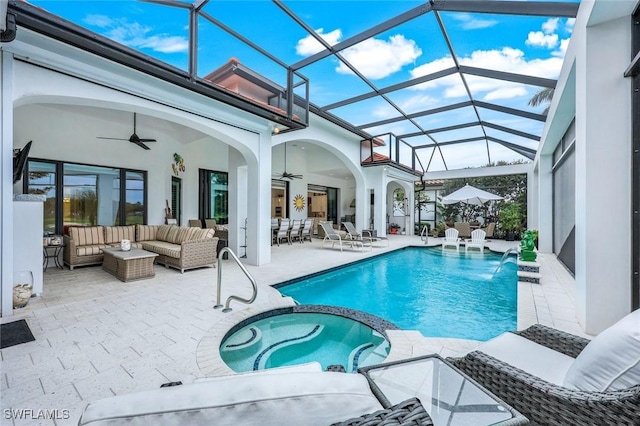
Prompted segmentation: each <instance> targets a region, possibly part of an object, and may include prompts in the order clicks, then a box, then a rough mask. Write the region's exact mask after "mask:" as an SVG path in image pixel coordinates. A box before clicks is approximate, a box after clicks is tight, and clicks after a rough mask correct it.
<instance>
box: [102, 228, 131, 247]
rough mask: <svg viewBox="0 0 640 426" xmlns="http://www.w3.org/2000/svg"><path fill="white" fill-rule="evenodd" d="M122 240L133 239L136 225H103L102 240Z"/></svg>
mask: <svg viewBox="0 0 640 426" xmlns="http://www.w3.org/2000/svg"><path fill="white" fill-rule="evenodd" d="M122 240H129V241H135V240H136V227H135V225H130V226H105V227H104V242H105V244H113V243H118V244H119V243H120V241H122Z"/></svg>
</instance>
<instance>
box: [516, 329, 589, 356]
mask: <svg viewBox="0 0 640 426" xmlns="http://www.w3.org/2000/svg"><path fill="white" fill-rule="evenodd" d="M513 333H514V334H517V335H519V336H521V337H524V338H525V339H529V340H531V341H533V342H535V343H537V344H539V345H542V346H546V347H547V348H549V349H553V350H554V351H557V352H561V353H563V354H565V355H567V356H570V357H572V358H576V357H577V356H578V354H580V352H582V350H583V349H584V347H585V346H587V343H589V339H585V338H584V337H579V336H575V335H573V334H569V333H566V332H564V331H560V330H556V329H555V328H550V327H547V326H544V325H542V324H535V325H532V326H531V327H529V328H527V329H525V330H521V331H514V332H513Z"/></svg>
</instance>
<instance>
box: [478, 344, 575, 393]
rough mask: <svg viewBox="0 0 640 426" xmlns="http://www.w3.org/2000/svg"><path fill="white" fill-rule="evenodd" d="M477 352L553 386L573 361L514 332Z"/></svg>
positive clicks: (563, 376) (481, 346) (558, 383)
mask: <svg viewBox="0 0 640 426" xmlns="http://www.w3.org/2000/svg"><path fill="white" fill-rule="evenodd" d="M477 350H478V351H480V352H484V353H485V354H487V355H490V356H492V357H494V358H496V359H499V360H501V361H503V362H506V363H507V364H510V365H512V366H514V367H516V368H519V369H520V370H523V371H526V372H527V373H529V374H532V375H534V376H537V377H539V378H541V379H543V380H545V381H547V382H550V383H554V384H556V385H562V381H563V380H564V378H565V375H566V374H567V371H568V370H569V367H571V364H572V363H573V362H574V360H575V358H571V357H570V356H567V355H565V354H563V353H560V352H557V351H554V350H553V349H549V348H547V347H545V346H542V345H539V344H537V343H535V342H532V341H531V340H529V339H525V338H524V337H520V336H518V335H517V334H513V333H503V334H501V335H500V336H498V337H496V338H493V339H491V340H489V341H488V342H485V343H483V344H482V345H480V346H478V348H477Z"/></svg>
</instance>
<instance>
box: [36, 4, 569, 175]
mask: <svg viewBox="0 0 640 426" xmlns="http://www.w3.org/2000/svg"><path fill="white" fill-rule="evenodd" d="M32 4H35V5H37V6H41V7H43V8H44V9H45V10H47V11H50V12H52V13H55V14H58V15H60V16H61V17H63V18H64V19H68V20H70V21H71V22H74V23H76V24H77V25H80V26H84V27H86V28H87V29H89V30H91V31H94V32H96V33H98V34H101V35H103V36H105V37H108V38H110V39H112V40H114V41H116V42H118V43H121V44H123V45H125V46H128V47H130V48H133V49H136V50H138V51H140V52H142V53H144V54H146V55H149V56H150V57H152V58H154V59H157V60H161V61H163V62H166V63H168V64H170V65H172V66H175V67H176V68H178V69H180V70H185V71H189V72H193V73H195V76H197V77H204V76H207V75H208V74H209V73H211V72H212V71H215V70H217V69H219V68H220V67H223V66H224V65H225V64H227V63H228V62H229V60H231V58H235V59H236V61H237V62H238V63H239V64H241V65H242V66H243V67H246V68H248V69H249V70H250V71H252V72H255V73H256V75H259V76H261V77H263V78H265V79H266V80H267V82H268V84H273V85H276V86H279V87H281V88H286V86H287V72H286V71H287V69H288V68H289V69H292V70H297V71H299V72H300V73H301V74H302V75H303V76H306V77H308V78H309V83H308V89H309V93H310V101H311V102H312V103H313V104H314V105H315V106H316V107H318V108H320V114H321V115H322V114H323V110H322V109H323V108H325V107H327V109H326V112H328V113H331V114H335V115H336V116H338V117H340V118H341V119H343V120H346V121H347V124H346V126H347V127H348V128H349V129H350V130H353V131H355V132H357V133H359V134H361V133H362V131H364V132H372V133H370V134H371V135H375V134H381V133H386V132H393V133H395V134H396V135H401V136H402V135H411V134H414V133H418V134H419V133H421V132H429V130H431V129H437V128H446V127H451V126H456V125H460V124H464V123H465V122H466V123H471V122H474V121H480V122H481V125H482V131H481V136H483V135H484V134H486V135H487V136H488V142H489V144H490V145H491V144H496V143H497V144H498V145H499V146H500V147H499V148H498V150H499V151H502V150H503V149H510V148H509V147H510V145H509V144H515V145H513V146H511V148H515V149H516V150H518V149H519V147H525V148H526V149H527V150H528V151H526V152H527V155H526V156H525V157H528V158H531V157H532V156H533V154H535V149H537V141H533V142H532V141H531V140H529V138H527V137H526V136H523V135H522V134H523V133H524V134H529V135H534V136H535V137H537V138H539V136H540V134H541V132H542V129H543V121H542V120H541V119H540V113H541V112H542V109H543V108H542V107H537V108H534V107H531V106H529V105H528V102H529V100H530V99H531V97H532V96H533V95H534V94H535V93H536V92H537V91H539V90H542V89H544V88H553V87H554V85H555V81H554V80H555V79H556V78H557V77H558V74H559V72H560V67H561V64H562V60H563V57H564V52H565V50H566V47H567V45H568V40H569V38H570V36H571V32H572V21H573V20H572V16H575V13H576V12H577V5H578V2H577V1H575V0H572V1H569V2H548V3H546V2H525V1H497V2H486V1H480V0H467V1H464V2H461V1H450V2H447V1H444V2H413V1H357V2H355V1H345V2H320V1H278V2H268V1H255V2H237V1H226V0H209V1H207V0H204V1H202V2H197V3H192V2H188V1H171V0H154V2H137V1H124V0H123V1H119V2H63V1H44V0H35V1H34V2H33V3H32ZM447 9H458V10H456V11H450V10H447ZM478 11H485V12H489V13H478ZM496 12H506V13H504V14H500V13H496ZM556 12H557V13H556ZM190 13H195V14H196V16H197V23H198V28H197V31H192V32H190V19H189V18H190ZM535 14H543V15H545V16H533V15H535ZM527 15H531V16H527ZM547 15H549V16H547ZM216 23H220V24H221V25H219V26H218V25H216ZM221 27H222V28H221ZM192 29H193V28H192ZM190 37H192V38H191V39H190ZM320 40H321V41H323V42H324V43H325V44H326V45H324V46H323V44H322V43H321V42H320ZM190 42H191V46H192V47H193V48H194V50H193V52H197V57H196V56H193V57H191V58H190V57H189V45H190ZM190 64H191V65H195V67H196V68H195V70H191V69H190ZM448 72H453V74H451V75H445V74H447V73H448ZM425 76H433V80H430V81H426V82H422V83H420V84H416V82H417V81H418V80H416V79H420V78H425ZM436 77H437V78H436ZM427 78H429V77H427ZM297 79H298V81H300V79H303V77H302V76H299V77H298V78H297ZM268 84H267V85H268ZM303 86H304V89H302V88H297V89H296V94H297V95H298V96H302V95H303V92H306V89H307V86H306V85H303ZM305 96H306V95H305ZM354 97H360V98H356V99H354ZM269 102H271V101H269ZM278 102H280V101H278ZM461 102H467V103H468V104H469V105H466V106H464V107H463V108H459V109H458V108H456V109H452V110H451V111H449V113H450V114H447V113H442V114H443V115H439V116H436V115H435V114H434V115H431V114H429V115H425V114H423V113H424V112H425V111H429V110H432V109H434V108H442V109H446V108H447V107H449V106H451V105H456V104H460V103H461ZM277 106H281V104H280V103H277ZM527 114H532V115H530V116H527ZM327 117H328V118H331V117H330V116H327ZM380 120H386V121H384V122H382V123H380V122H379V121H380ZM438 120H441V121H438ZM491 125H493V126H491ZM350 126H353V127H350ZM496 126H497V128H496ZM501 128H502V130H501ZM513 131H515V133H514V132H513ZM438 133H441V132H438ZM438 133H434V134H433V135H429V137H427V140H430V141H432V142H434V141H435V142H442V143H443V144H444V143H447V142H454V141H452V140H451V138H454V139H456V138H458V139H460V141H463V143H462V144H466V143H473V144H475V142H476V141H465V140H466V139H471V138H473V137H481V136H474V135H475V134H477V133H474V134H473V135H472V134H471V132H470V131H463V130H461V131H458V132H455V133H456V134H454V133H453V130H452V133H450V134H447V135H442V134H438ZM442 136H447V137H446V138H442ZM492 138H493V139H498V141H497V142H496V140H492ZM522 139H526V141H522ZM485 142H487V141H485ZM407 143H408V144H409V145H411V146H413V142H407ZM500 143H502V144H503V145H500ZM451 145H452V146H454V145H455V144H451ZM477 145H478V146H480V145H482V144H480V143H478V144H477ZM485 145H486V143H485ZM428 150H429V148H427V151H428ZM436 151H437V155H432V156H430V170H432V169H440V168H445V169H446V168H448V164H447V163H448V161H447V156H446V155H444V158H442V157H441V155H440V150H436ZM447 151H448V152H449V153H450V154H449V155H457V154H456V150H454V149H447ZM473 151H474V152H475V151H476V150H475V149H474V150H473ZM478 155H480V154H478ZM516 155H520V154H518V153H516ZM423 156H424V155H423V154H420V158H422V157H423ZM485 156H486V153H485V154H483V155H482V158H474V159H473V160H471V161H470V163H469V164H474V165H475V164H478V163H479V162H482V161H484V157H485ZM489 157H491V160H492V161H493V159H494V157H502V155H498V154H495V155H492V154H491V150H489ZM402 161H403V162H404V160H402ZM427 162H428V161H427ZM454 163H455V164H458V163H459V161H458V160H454V159H452V160H451V164H454ZM425 167H426V163H425Z"/></svg>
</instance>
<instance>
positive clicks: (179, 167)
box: [171, 152, 186, 176]
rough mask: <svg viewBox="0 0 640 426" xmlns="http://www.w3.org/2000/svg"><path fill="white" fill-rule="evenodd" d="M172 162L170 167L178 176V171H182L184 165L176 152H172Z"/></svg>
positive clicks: (182, 159)
mask: <svg viewBox="0 0 640 426" xmlns="http://www.w3.org/2000/svg"><path fill="white" fill-rule="evenodd" d="M173 161H174V162H173V164H171V168H172V169H173V174H174V175H176V176H178V174H179V173H180V172H182V173H184V171H185V170H186V168H185V167H184V158H182V156H181V155H180V154H178V153H177V152H174V153H173Z"/></svg>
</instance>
